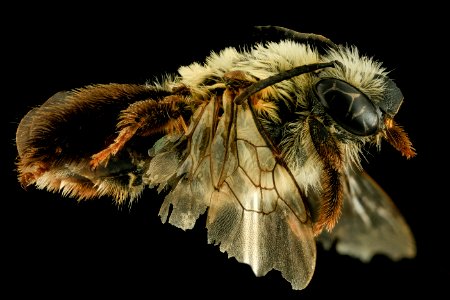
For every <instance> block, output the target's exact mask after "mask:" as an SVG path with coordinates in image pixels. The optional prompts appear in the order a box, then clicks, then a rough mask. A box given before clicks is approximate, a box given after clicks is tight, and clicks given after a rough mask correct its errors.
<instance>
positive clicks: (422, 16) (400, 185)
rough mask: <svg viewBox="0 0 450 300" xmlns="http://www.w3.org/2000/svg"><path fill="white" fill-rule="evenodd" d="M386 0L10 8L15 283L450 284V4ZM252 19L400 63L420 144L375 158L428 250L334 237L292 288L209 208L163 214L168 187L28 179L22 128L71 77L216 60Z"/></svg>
mask: <svg viewBox="0 0 450 300" xmlns="http://www.w3.org/2000/svg"><path fill="white" fill-rule="evenodd" d="M372 5H373V6H372V7H366V8H357V7H353V9H351V10H350V7H351V6H349V7H341V8H340V9H339V7H337V6H336V7H329V6H328V5H326V4H318V5H311V6H306V5H304V4H302V3H300V2H298V3H297V2H296V3H295V4H284V3H281V2H280V3H278V2H275V3H271V4H270V6H265V4H262V3H255V4H254V6H253V7H252V8H250V9H249V8H245V9H244V8H243V7H242V4H234V3H230V2H221V3H217V2H214V3H212V2H211V3H209V4H207V5H204V6H198V7H196V6H193V5H192V4H186V5H180V4H175V3H173V4H169V5H163V6H159V7H156V6H154V7H152V6H148V5H147V4H146V5H144V4H142V5H135V6H133V5H131V4H129V5H127V6H126V7H125V6H122V5H121V6H111V4H109V6H103V7H101V8H97V9H94V8H93V7H92V6H82V5H81V4H79V5H77V6H73V7H70V6H67V7H65V8H60V7H52V8H51V9H50V8H47V7H43V6H34V7H30V6H24V7H14V8H10V9H8V10H5V11H3V14H4V17H5V18H2V29H1V30H2V39H3V40H2V46H1V47H2V53H3V54H2V73H3V86H2V90H3V91H2V93H3V97H2V98H3V99H2V102H1V104H2V107H3V109H2V118H1V121H2V127H1V129H2V137H3V147H2V148H1V151H2V156H1V157H2V159H1V160H0V164H1V172H2V192H3V193H2V196H1V206H0V207H1V220H2V223H3V224H2V227H1V228H2V235H1V248H2V252H3V254H2V256H1V257H2V262H1V264H2V266H1V272H2V278H3V280H2V281H1V285H3V286H4V288H2V289H1V291H2V293H6V292H7V291H11V292H13V293H14V295H16V296H20V295H25V294H30V295H31V294H32V295H34V296H36V295H44V296H49V295H53V296H58V297H60V298H67V297H68V296H70V295H72V296H74V295H79V296H99V297H101V298H106V297H107V296H118V295H124V296H126V298H127V299H134V298H138V297H139V298H149V297H152V296H155V295H163V296H167V297H172V296H173V297H179V296H183V297H189V296H194V297H205V298H215V297H218V296H236V297H239V296H277V297H279V298H282V299H283V298H288V297H291V298H294V297H296V298H298V299H312V298H318V297H326V296H330V297H331V296H333V297H348V298H351V299H353V298H355V299H356V298H361V297H365V298H369V297H380V296H392V295H403V296H411V295H417V294H418V293H420V292H425V293H426V294H428V295H435V294H440V293H441V292H442V291H444V290H445V288H446V285H447V284H448V282H449V279H450V271H449V268H450V264H449V259H448V255H447V252H448V251H447V247H446V246H445V245H446V243H447V240H448V239H447V236H448V234H447V228H446V224H447V221H446V220H447V219H448V213H449V212H448V207H449V206H448V200H449V196H448V179H447V177H448V174H447V173H448V155H447V146H446V141H447V140H448V132H447V129H446V126H445V124H446V123H447V122H446V121H447V120H446V118H447V117H446V114H447V111H446V102H447V101H448V92H447V91H446V90H447V88H448V87H447V84H446V83H445V82H446V80H447V78H446V77H444V76H442V75H443V74H445V70H446V68H448V63H447V62H446V61H445V56H444V55H445V54H446V51H445V50H444V48H443V47H444V46H443V44H442V43H443V41H445V39H446V38H447V36H446V34H445V33H444V32H443V28H444V27H443V24H444V22H445V19H443V18H441V16H440V12H441V11H442V10H441V9H440V8H438V7H435V6H431V4H430V5H429V6H427V7H413V6H409V7H408V8H405V7H403V8H400V9H398V10H393V8H392V7H390V6H389V5H385V4H381V3H378V4H375V3H374V4H372ZM147 6H148V7H147ZM6 17H8V19H6ZM252 25H280V26H285V27H289V28H291V29H295V30H298V31H302V32H313V33H319V34H322V35H325V36H327V37H329V38H330V39H332V40H333V41H334V42H336V43H344V44H345V43H348V44H355V45H357V46H358V48H359V49H360V51H361V52H362V53H365V54H367V55H369V56H374V57H375V58H376V59H378V60H380V61H382V62H384V66H385V67H386V68H387V69H389V70H392V72H391V77H392V78H394V79H395V81H396V82H397V84H398V86H399V87H400V88H401V89H402V91H403V93H404V95H405V102H404V104H403V106H402V108H401V110H400V113H399V114H398V116H397V118H396V120H397V122H398V123H399V124H401V125H402V126H403V127H404V128H405V129H406V131H407V132H408V133H409V136H410V138H411V140H412V141H413V143H414V146H415V147H416V149H417V152H418V155H417V157H415V158H413V159H411V160H406V159H405V158H404V157H401V156H400V154H399V153H397V152H396V151H394V150H393V149H391V147H390V146H389V145H388V144H386V143H383V146H382V151H381V152H380V153H376V152H375V151H373V152H372V153H373V156H372V157H369V162H368V164H366V169H367V170H368V171H369V173H370V174H371V175H372V176H373V177H374V178H375V179H376V180H377V181H378V183H380V185H381V186H382V187H384V188H385V190H386V191H387V192H388V193H389V194H390V195H391V196H392V198H393V200H394V202H395V203H396V204H397V206H398V208H399V209H400V211H402V213H403V215H404V216H405V218H406V220H407V221H408V223H409V224H410V226H411V229H412V231H413V232H414V234H415V237H416V240H417V247H418V253H417V257H416V258H415V259H412V260H402V261H400V262H392V261H390V260H389V259H387V258H386V257H384V256H376V257H375V258H374V259H373V260H372V262H371V263H369V264H364V263H361V262H359V261H357V260H355V259H352V258H350V257H347V256H340V255H337V254H336V253H335V252H334V251H324V250H323V249H322V248H321V247H320V246H319V248H318V257H317V266H316V271H315V274H314V277H313V279H312V281H311V283H310V284H309V286H308V287H307V288H306V289H305V290H302V291H292V290H291V287H290V284H289V283H288V282H287V281H285V280H284V279H283V278H282V277H281V275H280V273H279V272H275V271H272V272H270V273H269V274H268V275H267V276H265V277H262V278H256V277H255V276H254V275H253V273H252V271H251V269H250V268H249V267H248V266H246V265H244V264H239V263H237V262H236V261H235V260H234V259H228V258H227V255H226V254H223V253H221V252H220V251H219V249H218V247H216V246H212V245H208V244H207V242H206V230H205V229H204V221H205V220H204V218H202V219H200V220H199V221H198V222H197V226H196V227H195V229H194V230H191V231H187V232H183V231H182V230H180V229H177V228H175V227H173V226H172V225H169V224H162V223H161V222H160V219H159V217H158V210H159V206H160V205H161V203H162V198H161V197H158V195H157V194H156V192H154V191H151V190H148V191H146V192H145V193H144V195H143V197H142V198H141V199H140V200H139V201H138V202H137V203H135V204H134V205H133V206H131V208H128V207H124V208H122V209H118V208H117V207H116V206H115V205H114V204H113V202H112V201H111V199H107V198H105V199H99V200H95V201H89V202H81V203H77V202H76V201H75V200H73V199H69V198H63V197H61V196H60V195H55V194H50V193H47V192H45V191H38V190H35V189H33V188H30V189H29V190H28V191H25V190H23V189H22V188H21V187H20V185H19V184H18V183H17V180H16V173H15V171H14V168H15V165H14V162H15V158H16V150H15V145H14V135H15V130H16V127H17V124H18V122H19V121H20V119H21V117H22V116H24V115H25V114H26V112H27V111H28V110H29V109H30V108H32V107H34V106H37V105H39V104H41V103H43V102H44V101H45V100H46V99H47V98H48V97H50V96H51V95H53V94H54V93H55V92H57V91H60V90H64V89H71V88H76V87H81V86H83V85H87V84H91V83H109V82H120V83H142V82H145V81H146V80H153V79H154V78H160V75H162V74H164V73H173V72H176V70H177V68H178V67H179V66H181V65H187V64H190V63H191V62H194V61H199V62H201V61H202V60H203V58H204V57H205V56H207V55H208V54H209V53H210V51H211V50H216V51H218V50H220V49H222V48H223V47H226V46H235V45H237V44H241V43H243V42H244V41H246V38H247V33H248V30H249V28H250V27H251V26H252ZM99 126H101V125H100V124H99ZM5 279H6V280H5Z"/></svg>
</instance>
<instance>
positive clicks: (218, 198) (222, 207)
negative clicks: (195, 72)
mask: <svg viewBox="0 0 450 300" xmlns="http://www.w3.org/2000/svg"><path fill="white" fill-rule="evenodd" d="M233 99H234V96H233V94H232V93H231V92H230V91H229V90H226V91H225V92H224V94H223V96H222V97H219V96H217V97H213V98H212V99H211V100H210V101H209V102H208V103H207V104H204V105H203V106H202V107H201V108H199V109H198V111H197V113H196V114H195V115H194V119H193V121H192V122H191V125H190V129H189V133H188V135H187V140H188V145H187V152H186V153H184V155H183V156H180V155H179V154H177V153H179V152H180V150H179V149H180V148H179V147H178V145H177V143H180V141H178V142H170V141H168V140H167V138H166V137H165V138H163V140H161V141H160V143H157V145H156V146H155V147H154V148H153V149H152V151H151V153H152V154H153V155H154V158H153V159H152V163H151V164H150V168H149V171H148V178H147V180H148V181H149V184H150V185H163V186H164V185H165V184H166V182H167V181H171V182H172V183H173V182H175V184H174V188H173V190H172V191H171V192H170V193H169V194H168V195H167V197H166V198H165V200H164V203H163V204H162V206H161V210H160V216H161V219H162V221H163V222H165V221H166V220H167V219H168V221H169V223H171V224H173V225H175V226H177V227H180V228H182V229H190V228H192V227H193V226H194V225H195V222H196V220H197V218H198V217H199V216H200V215H201V214H203V213H204V212H205V211H206V210H207V209H208V215H207V229H208V241H209V243H214V244H216V245H220V249H221V251H223V252H227V253H228V255H229V257H235V258H236V259H237V260H238V261H239V262H242V263H246V264H249V265H250V266H251V268H252V270H253V272H254V273H255V274H256V275H257V276H263V275H265V274H266V273H267V272H269V271H270V270H271V269H276V270H279V271H281V274H282V275H283V277H284V278H286V279H287V280H288V281H289V282H290V283H291V284H292V287H293V288H294V289H303V288H304V287H306V286H307V284H308V283H309V281H310V279H311V277H312V275H313V272H314V268H315V260H316V248H315V247H316V245H315V240H314V236H313V233H312V227H311V221H310V218H309V215H308V213H307V210H306V208H305V206H304V204H303V199H302V196H301V192H300V190H299V188H298V186H297V184H296V182H295V180H294V179H293V177H292V175H291V174H290V172H289V171H288V170H287V169H286V168H285V167H284V166H283V164H282V163H281V162H280V161H278V158H277V157H276V156H275V155H274V153H273V151H272V149H271V148H270V147H269V146H268V145H267V143H266V142H265V139H264V138H263V136H262V135H261V133H260V132H259V131H258V129H257V125H256V123H255V118H254V116H253V114H252V111H251V109H250V108H249V106H248V105H247V104H243V105H235V104H234V103H233ZM219 108H223V113H222V114H221V111H222V110H221V109H219ZM167 145H169V146H167ZM179 157H183V159H179ZM174 162H175V163H174ZM177 164H179V167H178V168H176V167H174V166H175V165H177ZM164 166H166V167H164ZM174 178H177V179H175V180H174ZM170 207H172V210H171V211H170ZM169 211H170V215H169Z"/></svg>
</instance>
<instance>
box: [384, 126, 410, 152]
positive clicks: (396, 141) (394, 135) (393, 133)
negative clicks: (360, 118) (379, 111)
mask: <svg viewBox="0 0 450 300" xmlns="http://www.w3.org/2000/svg"><path fill="white" fill-rule="evenodd" d="M385 125H386V131H385V133H384V138H385V139H386V140H387V141H388V142H389V144H391V145H392V146H393V147H394V148H395V149H397V150H398V151H400V152H401V154H402V155H403V156H406V158H411V157H414V156H415V155H416V152H415V149H414V147H413V146H412V143H411V141H410V140H409V138H408V134H407V133H406V132H405V131H404V130H403V128H402V127H400V126H398V125H397V124H396V123H395V122H394V120H392V119H386V121H385Z"/></svg>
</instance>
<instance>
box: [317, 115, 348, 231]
mask: <svg viewBox="0 0 450 300" xmlns="http://www.w3.org/2000/svg"><path fill="white" fill-rule="evenodd" d="M309 130H310V135H311V139H312V142H313V144H314V147H315V149H316V152H317V154H318V155H319V158H320V160H321V161H322V164H323V172H322V176H321V182H322V197H321V199H322V200H321V203H320V205H319V208H318V211H317V212H316V218H315V222H314V228H313V231H314V234H315V235H316V236H317V235H318V234H320V232H321V231H322V230H323V229H324V228H326V229H327V230H328V231H331V230H332V229H333V227H334V225H335V224H336V222H337V220H338V219H339V216H340V214H341V208H342V205H343V184H342V175H341V172H342V168H343V162H342V153H341V150H340V149H339V147H338V145H337V143H336V140H335V139H334V137H333V136H332V135H331V134H330V132H329V131H328V130H327V128H326V127H325V125H323V124H322V122H320V121H319V120H317V119H316V118H315V117H310V118H309Z"/></svg>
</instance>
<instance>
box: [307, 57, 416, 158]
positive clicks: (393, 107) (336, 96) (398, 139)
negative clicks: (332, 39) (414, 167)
mask: <svg viewBox="0 0 450 300" xmlns="http://www.w3.org/2000/svg"><path fill="white" fill-rule="evenodd" d="M340 67H341V68H345V67H343V66H341V65H340ZM373 79H374V80H376V81H378V82H382V87H383V88H382V89H375V91H376V92H375V93H374V92H373V90H372V94H373V95H372V97H370V96H369V95H367V93H364V92H363V91H361V90H360V89H359V88H357V87H355V86H354V85H352V84H350V83H348V82H347V81H345V80H343V79H338V78H335V77H324V78H321V79H320V80H319V81H318V82H317V83H316V84H315V86H314V88H313V90H314V94H315V95H316V97H317V99H318V100H319V101H320V103H321V105H322V106H323V108H324V111H325V112H326V113H327V114H328V115H329V116H330V117H331V118H332V119H333V120H334V121H335V122H336V123H337V124H338V125H340V127H342V128H343V129H344V130H346V131H347V132H349V133H351V134H353V135H356V136H362V137H365V136H379V135H381V136H383V137H384V138H385V139H386V140H387V141H388V142H389V143H390V144H391V145H392V146H394V148H396V149H397V150H398V151H400V152H401V153H402V155H404V156H406V157H407V158H410V157H413V156H414V155H415V151H414V148H413V147H412V143H411V141H410V140H409V138H408V135H407V134H406V132H405V131H404V130H403V129H402V128H401V127H400V126H398V125H397V124H396V123H395V122H394V120H393V118H394V116H395V115H396V114H397V112H398V110H399V109H400V106H401V104H402V103H403V94H402V92H401V90H400V89H399V88H398V87H397V85H396V84H395V83H394V81H392V80H391V79H389V78H388V77H387V76H385V75H375V76H374V77H373Z"/></svg>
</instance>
